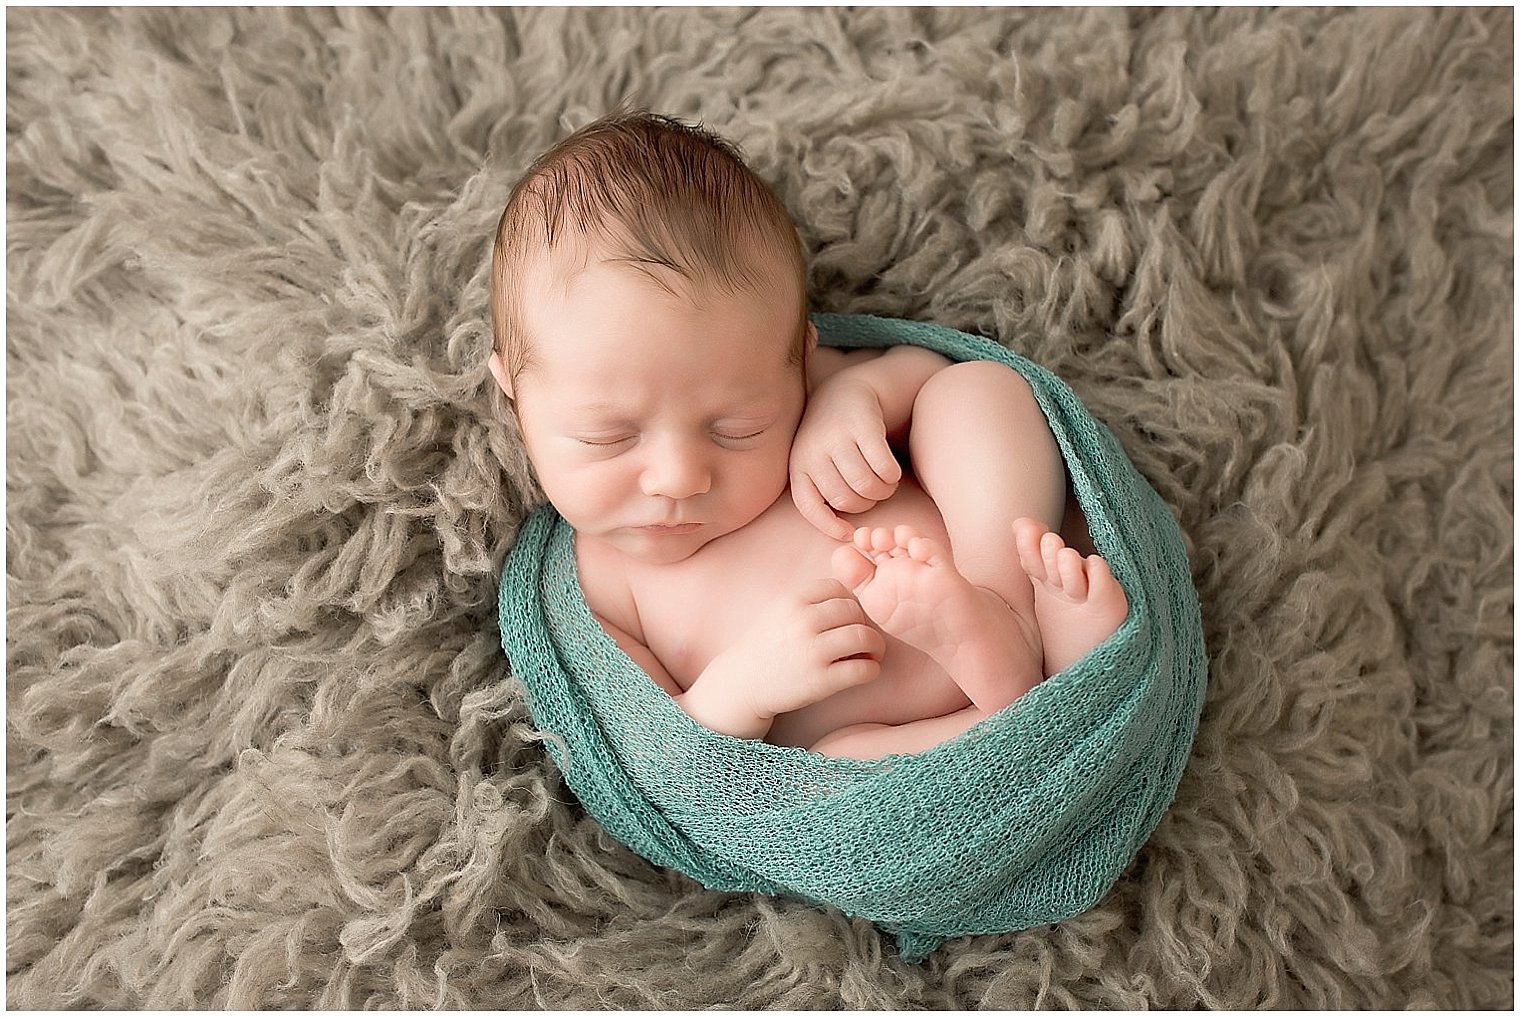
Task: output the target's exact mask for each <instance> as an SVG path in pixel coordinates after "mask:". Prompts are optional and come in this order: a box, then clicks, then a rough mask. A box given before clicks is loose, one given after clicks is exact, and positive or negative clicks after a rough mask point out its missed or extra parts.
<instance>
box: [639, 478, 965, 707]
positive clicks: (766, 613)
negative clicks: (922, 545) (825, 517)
mask: <svg viewBox="0 0 1520 1017" xmlns="http://www.w3.org/2000/svg"><path fill="white" fill-rule="evenodd" d="M850 522H851V523H853V524H855V525H860V526H895V525H898V524H907V525H910V526H914V527H916V528H918V529H920V530H921V531H922V532H924V533H927V534H930V535H932V536H935V537H936V539H939V540H941V541H942V542H945V541H946V538H945V535H944V524H943V522H942V521H941V519H940V515H939V512H938V510H937V509H936V508H935V505H934V503H933V501H931V500H930V499H929V497H928V495H927V494H925V493H924V492H923V490H922V489H921V488H919V487H918V486H917V484H916V483H914V482H913V481H912V480H911V479H908V480H905V482H904V483H903V484H902V485H900V486H899V489H898V491H897V493H896V494H894V495H893V497H892V498H891V499H889V500H888V501H886V502H884V503H882V504H881V505H878V506H876V508H874V509H872V510H871V511H870V512H865V513H861V514H859V515H857V516H852V517H850ZM838 547H839V543H838V542H837V541H835V540H832V539H831V538H829V537H827V536H825V535H824V534H822V533H820V532H818V530H817V529H816V528H814V527H813V526H812V524H810V523H809V522H808V521H807V520H805V519H804V518H802V516H801V514H800V513H798V512H797V510H796V508H795V507H794V506H793V505H792V504H791V500H790V498H789V497H788V496H786V495H783V496H782V498H781V499H780V500H778V502H777V504H776V505H774V506H772V508H771V509H770V510H768V511H767V512H765V513H764V514H762V515H761V516H760V518H758V519H756V520H755V521H754V522H752V523H750V525H748V526H746V527H745V528H744V529H742V530H739V531H737V532H735V533H732V534H729V535H728V536H726V537H724V538H722V539H721V540H719V541H714V542H713V543H712V544H710V545H708V547H706V548H704V549H703V551H702V552H701V553H699V554H697V555H694V556H692V557H691V558H690V559H688V560H687V561H685V562H681V563H679V564H678V565H674V566H664V567H661V568H656V569H650V570H648V571H647V572H646V573H645V574H643V575H641V576H639V577H637V579H636V580H635V581H634V584H633V590H632V593H633V598H634V602H635V604H636V605H637V612H638V616H639V620H640V623H641V625H642V627H643V635H644V638H645V645H646V646H648V647H649V649H650V650H651V651H652V652H653V653H654V655H655V656H656V657H657V658H658V659H659V660H660V662H661V663H662V664H663V665H664V666H665V668H666V670H668V671H669V672H670V675H671V677H672V678H674V679H675V680H676V682H677V683H678V684H679V685H681V686H682V687H683V688H686V687H689V686H690V684H691V682H693V681H695V680H696V678H697V676H698V675H700V674H701V673H702V671H703V670H704V669H705V668H706V667H707V665H708V664H709V663H711V662H712V660H713V658H714V657H716V656H717V655H718V654H720V653H722V652H723V651H724V650H726V649H728V648H729V647H730V646H733V645H734V644H735V643H736V642H737V641H738V640H740V639H741V638H745V637H746V636H749V635H751V634H752V633H753V632H754V629H755V627H756V626H757V625H760V624H764V620H765V619H766V618H767V617H773V614H772V613H773V612H774V610H775V609H776V607H777V602H778V600H779V599H780V598H782V597H784V596H788V595H796V594H797V593H798V592H799V591H801V590H802V589H803V588H804V587H805V586H807V585H808V584H810V583H812V582H813V581H815V580H818V579H821V578H831V577H832V576H833V569H832V567H831V565H830V559H831V558H832V556H833V554H834V551H835V550H836V549H837V548H838Z"/></svg>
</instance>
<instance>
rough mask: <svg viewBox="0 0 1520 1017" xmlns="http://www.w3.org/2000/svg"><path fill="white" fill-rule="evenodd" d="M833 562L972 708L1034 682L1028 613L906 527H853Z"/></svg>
mask: <svg viewBox="0 0 1520 1017" xmlns="http://www.w3.org/2000/svg"><path fill="white" fill-rule="evenodd" d="M833 566H834V575H835V576H836V577H837V578H838V579H839V581H840V582H842V583H844V584H845V585H846V586H848V587H849V588H850V589H851V590H852V591H853V592H854V594H855V598H856V599H857V600H858V601H860V606H861V607H862V608H864V609H865V612H866V616H867V617H869V618H870V619H871V620H872V621H873V622H875V623H876V625H877V627H879V628H880V629H881V630H882V631H883V632H886V633H887V634H888V635H892V636H895V637H896V638H898V639H900V640H902V641H903V642H905V643H907V644H908V645H909V646H913V647H916V648H918V649H920V650H922V651H923V652H924V653H926V654H928V655H929V656H930V657H931V658H933V660H934V661H935V662H936V663H938V664H939V665H940V666H941V667H942V668H944V669H945V672H946V673H947V674H949V675H950V677H951V678H952V679H954V681H955V683H956V684H957V685H959V686H960V687H961V690H962V691H963V692H965V693H966V696H967V697H968V698H969V699H970V700H971V701H972V703H974V704H975V705H976V706H977V707H978V708H980V709H982V710H984V711H986V712H988V713H991V712H993V711H996V710H1000V709H1002V708H1003V707H1004V706H1007V705H1008V704H1009V703H1011V702H1013V700H1015V699H1017V698H1018V697H1019V696H1020V695H1022V694H1023V693H1024V692H1026V691H1027V690H1028V689H1029V688H1031V687H1032V686H1034V685H1035V684H1036V683H1038V682H1039V680H1040V677H1041V675H1040V659H1041V653H1040V644H1039V638H1038V635H1037V632H1036V630H1035V628H1034V623H1033V619H1023V618H1020V617H1019V616H1018V615H1017V614H1016V613H1014V611H1013V610H1012V609H1011V608H1010V607H1009V606H1008V605H1007V604H1006V603H1005V602H1004V601H1003V600H1002V598H1000V597H998V596H997V595H996V594H994V593H992V592H990V591H988V590H984V589H981V588H979V587H976V586H973V585H972V584H971V583H970V582H969V581H968V580H967V579H966V577H965V576H963V575H961V574H960V572H959V571H957V570H956V568H955V564H954V563H953V562H952V561H951V560H950V556H949V554H948V553H946V551H945V549H944V548H943V547H941V546H940V544H939V543H938V542H937V541H935V540H933V539H932V538H930V537H926V536H924V535H923V534H921V533H919V532H918V531H917V530H915V529H913V528H912V527H911V526H899V527H897V528H896V529H895V530H889V529H887V528H886V527H883V526H879V527H876V528H874V529H870V528H867V527H861V528H859V529H857V530H856V531H855V536H854V539H853V541H852V542H851V543H850V544H847V545H845V546H843V547H841V548H839V549H838V550H836V551H835V552H834V558H833Z"/></svg>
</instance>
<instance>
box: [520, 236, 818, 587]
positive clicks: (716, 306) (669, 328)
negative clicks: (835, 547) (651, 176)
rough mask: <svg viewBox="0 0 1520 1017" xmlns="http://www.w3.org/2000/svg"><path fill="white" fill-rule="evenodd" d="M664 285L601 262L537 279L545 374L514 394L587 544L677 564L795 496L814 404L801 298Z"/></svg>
mask: <svg viewBox="0 0 1520 1017" xmlns="http://www.w3.org/2000/svg"><path fill="white" fill-rule="evenodd" d="M546 261H547V259H546ZM556 267H557V268H558V269H559V270H560V271H556ZM651 271H653V272H655V273H658V274H659V277H660V279H661V280H663V281H664V282H665V283H666V284H667V285H668V287H669V289H667V288H665V286H662V285H660V283H658V282H656V281H654V280H653V279H651V278H650V277H649V276H648V275H646V274H644V273H643V272H641V271H640V270H639V269H635V268H633V267H631V266H629V265H627V264H619V263H614V262H605V261H599V260H597V259H596V258H594V257H593V258H592V259H591V260H590V261H589V263H588V264H587V265H586V267H584V268H583V269H581V270H580V271H578V272H577V271H574V267H573V266H572V267H571V268H569V269H568V270H566V267H565V266H564V265H563V264H561V265H559V266H555V265H553V264H552V263H546V264H543V265H541V266H537V267H535V268H534V270H533V274H532V275H530V277H529V279H528V280H527V282H528V286H527V287H525V292H526V293H527V295H528V297H529V301H528V303H529V306H528V308H527V309H526V312H525V317H526V319H527V324H528V328H529V332H530V334H531V335H532V336H533V337H534V339H533V356H534V363H533V364H532V366H530V367H529V368H528V369H527V370H526V371H524V372H523V373H522V375H520V376H519V378H518V380H517V382H516V385H515V386H514V388H515V392H514V391H508V395H509V396H514V398H515V402H516V406H517V415H518V421H519V423H520V426H521V430H522V435H523V441H524V443H525V444H526V446H527V451H528V456H529V458H530V459H531V460H532V462H533V466H534V469H535V470H536V472H537V473H538V478H539V482H540V483H541V484H542V485H543V488H544V493H545V494H546V495H547V496H548V498H549V501H550V502H552V503H553V505H554V507H555V508H556V509H557V510H558V511H559V513H560V515H561V516H563V517H564V518H565V520H566V521H567V522H568V523H570V525H571V526H573V527H574V528H575V530H576V533H577V539H581V540H586V539H589V540H599V541H604V542H606V543H608V544H610V545H612V546H613V547H615V548H617V549H619V550H621V551H623V552H624V553H626V554H628V555H629V556H630V557H632V558H634V559H636V560H638V561H642V562H647V563H649V564H669V563H672V562H677V561H681V560H683V559H685V558H687V557H689V556H691V555H692V554H694V553H695V552H696V551H697V550H699V549H700V548H701V547H702V546H703V545H705V544H707V543H708V542H709V541H711V540H714V539H716V538H718V537H721V536H723V535H724V534H727V533H732V532H733V531H734V530H737V529H739V528H740V527H742V526H745V525H747V524H748V523H750V522H751V521H753V520H754V519H755V518H756V517H757V516H758V515H760V513H762V512H763V511H765V509H766V508H768V507H769V506H770V505H771V504H772V503H773V502H774V501H775V500H776V499H777V498H778V497H779V496H780V495H781V494H782V493H783V492H784V491H785V490H786V485H787V459H788V455H789V453H790V451H791V445H792V437H793V435H794V434H795V432H796V430H797V424H798V421H799V420H800V419H801V417H802V410H803V404H804V401H805V383H804V374H803V367H802V365H799V364H796V363H789V362H788V360H789V354H790V352H791V349H792V343H793V341H794V339H795V335H796V329H797V322H798V313H799V310H800V308H799V304H798V300H799V299H800V296H799V295H797V294H795V293H793V294H791V295H789V296H782V294H786V293H787V291H788V290H789V289H791V287H788V286H786V285H777V286H776V287H775V295H771V296H767V295H762V294H755V293H747V292H740V293H735V294H727V293H722V292H719V291H716V290H715V289H713V288H712V287H696V286H693V284H691V283H689V282H688V281H686V280H685V279H683V278H682V277H680V276H678V275H676V274H674V273H667V272H666V270H664V269H662V268H653V269H651ZM781 278H785V276H784V275H782V276H781ZM672 291H673V292H672ZM811 339H812V335H811V330H809V340H811ZM499 363H500V362H499V360H496V359H495V358H493V371H497V370H498V368H499ZM500 380H502V379H501V375H500V374H499V373H498V381H500ZM503 388H507V386H506V385H503Z"/></svg>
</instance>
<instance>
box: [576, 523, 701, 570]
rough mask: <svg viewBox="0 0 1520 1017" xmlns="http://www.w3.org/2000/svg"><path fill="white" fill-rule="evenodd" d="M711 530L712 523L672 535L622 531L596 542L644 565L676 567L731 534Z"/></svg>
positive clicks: (600, 537)
mask: <svg viewBox="0 0 1520 1017" xmlns="http://www.w3.org/2000/svg"><path fill="white" fill-rule="evenodd" d="M709 527H710V524H709V525H708V526H704V527H702V528H701V529H698V530H696V531H694V532H692V533H670V534H662V533H644V532H640V531H638V530H619V531H615V532H613V533H608V534H602V535H599V536H598V537H597V538H596V539H598V540H600V542H601V543H603V544H606V545H608V546H610V547H613V548H616V549H617V550H618V551H620V552H622V554H624V555H625V556H627V557H628V558H630V559H632V560H633V561H636V562H639V563H640V564H643V565H675V564H677V563H679V562H683V561H685V560H687V559H688V558H690V557H692V556H693V555H695V554H696V553H697V552H698V551H700V550H702V549H703V548H704V547H706V546H707V545H708V544H710V543H712V542H713V541H714V540H716V539H718V537H721V536H723V535H724V534H725V533H727V532H728V531H727V530H723V531H713V530H711V529H709Z"/></svg>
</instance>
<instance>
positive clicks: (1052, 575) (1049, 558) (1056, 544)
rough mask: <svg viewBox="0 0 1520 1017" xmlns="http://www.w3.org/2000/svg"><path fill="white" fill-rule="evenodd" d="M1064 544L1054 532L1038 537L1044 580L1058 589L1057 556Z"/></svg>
mask: <svg viewBox="0 0 1520 1017" xmlns="http://www.w3.org/2000/svg"><path fill="white" fill-rule="evenodd" d="M1065 546H1066V545H1065V544H1064V543H1062V542H1061V538H1060V536H1059V535H1057V534H1055V533H1046V534H1045V535H1044V536H1043V537H1041V538H1040V558H1041V560H1042V561H1043V562H1044V565H1045V582H1047V583H1049V584H1050V585H1051V586H1054V587H1056V588H1057V589H1060V587H1061V579H1062V577H1061V563H1060V557H1059V556H1060V552H1061V549H1062V548H1064V547H1065Z"/></svg>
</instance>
